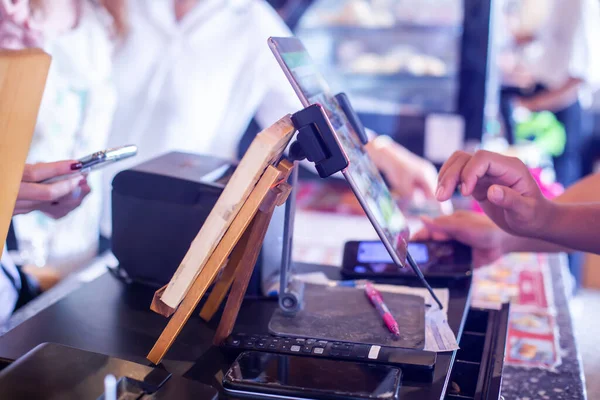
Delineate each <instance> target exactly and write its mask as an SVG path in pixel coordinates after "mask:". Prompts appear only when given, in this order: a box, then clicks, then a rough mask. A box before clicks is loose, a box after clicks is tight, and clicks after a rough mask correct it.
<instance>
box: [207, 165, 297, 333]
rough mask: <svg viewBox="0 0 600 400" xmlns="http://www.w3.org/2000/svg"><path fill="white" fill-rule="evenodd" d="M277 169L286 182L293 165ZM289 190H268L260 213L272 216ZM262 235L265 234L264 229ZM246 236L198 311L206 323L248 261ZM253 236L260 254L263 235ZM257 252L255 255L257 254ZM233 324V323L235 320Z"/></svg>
mask: <svg viewBox="0 0 600 400" xmlns="http://www.w3.org/2000/svg"><path fill="white" fill-rule="evenodd" d="M277 168H278V169H279V170H280V171H282V172H283V177H282V180H283V181H287V180H288V178H289V175H290V173H291V171H292V168H293V165H292V164H291V163H290V162H289V161H287V160H282V161H281V162H280V163H279V165H278V166H277ZM291 190H292V188H291V186H290V185H289V184H287V183H281V184H279V185H278V186H277V187H276V188H274V189H273V190H270V191H269V193H268V194H267V195H266V196H265V199H264V200H263V202H262V204H261V206H260V213H265V212H271V214H272V209H274V208H275V206H280V205H283V203H285V201H286V200H287V198H288V196H289V194H290V192H291ZM270 210H271V211H270ZM260 213H258V214H257V215H256V216H255V217H254V218H255V219H256V218H259V216H260ZM270 219H271V216H269V221H270ZM254 225H255V224H254ZM254 225H253V226H254ZM267 227H268V222H267ZM248 230H250V228H248ZM264 233H266V229H265V232H264ZM246 236H247V232H246V233H245V234H244V236H242V238H241V239H240V241H239V242H238V244H237V245H236V247H235V249H234V250H233V253H232V254H231V258H230V260H229V262H228V263H227V265H226V266H225V267H224V269H223V273H222V274H221V277H220V278H219V280H218V281H217V283H216V284H215V286H214V288H213V290H212V292H211V293H210V296H208V299H207V300H206V303H204V306H203V307H202V311H200V318H202V319H203V320H205V321H207V322H208V321H210V320H211V319H212V317H213V316H214V315H215V313H216V312H217V311H218V309H219V307H220V306H221V303H222V302H223V299H225V296H226V295H227V292H228V291H229V288H230V287H231V284H232V283H233V281H234V279H236V276H237V275H238V274H239V268H240V265H241V264H242V262H243V261H246V260H247V259H248V258H247V255H246V253H252V252H253V250H250V249H248V248H247V246H248V244H247V243H246V241H247V240H248V239H245V237H246ZM254 236H256V237H255V238H254V239H255V240H254V241H253V242H252V245H254V246H256V247H257V248H258V252H260V249H261V248H262V242H263V240H264V234H262V236H260V240H258V239H259V237H258V234H254ZM251 237H252V236H251ZM258 252H257V253H256V254H258ZM255 264H256V259H254V261H252V267H251V270H250V273H252V271H253V270H254V265H255ZM245 292H246V288H244V293H243V294H245ZM243 294H242V295H243ZM236 317H237V314H236ZM233 322H235V318H234V321H233Z"/></svg>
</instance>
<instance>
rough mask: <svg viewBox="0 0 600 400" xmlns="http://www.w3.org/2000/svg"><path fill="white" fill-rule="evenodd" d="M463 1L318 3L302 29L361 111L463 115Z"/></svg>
mask: <svg viewBox="0 0 600 400" xmlns="http://www.w3.org/2000/svg"><path fill="white" fill-rule="evenodd" d="M463 19H464V5H463V0H370V1H369V0H318V1H315V2H314V3H313V5H312V6H311V7H310V8H309V9H308V10H307V11H306V13H305V14H304V16H303V17H302V18H301V20H300V21H299V24H298V26H297V28H296V35H297V36H298V37H300V38H301V39H302V41H303V42H304V44H305V45H306V47H307V49H308V51H309V52H310V53H311V55H312V56H313V58H314V59H315V61H316V62H317V63H318V64H319V65H320V66H321V68H322V69H323V71H324V73H325V74H326V75H327V78H328V80H329V81H330V83H331V84H332V86H333V87H334V89H336V90H337V89H342V88H343V90H344V91H346V92H348V94H349V96H350V98H351V100H352V102H353V105H354V107H355V108H356V109H357V110H358V111H359V112H367V113H368V112H378V113H387V114H398V113H402V114H425V113H431V112H446V113H452V112H456V110H457V108H458V107H457V101H458V95H459V74H460V60H461V43H462V32H463Z"/></svg>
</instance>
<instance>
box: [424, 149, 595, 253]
mask: <svg viewBox="0 0 600 400" xmlns="http://www.w3.org/2000/svg"><path fill="white" fill-rule="evenodd" d="M599 180H600V177H599V176H598V175H592V176H590V177H588V178H586V179H585V180H584V181H582V182H580V183H578V184H576V185H574V186H573V187H572V188H569V190H567V192H565V194H563V195H562V196H561V197H560V198H558V199H557V200H555V201H550V200H548V199H546V198H545V197H544V196H543V195H542V194H541V191H540V190H539V187H538V186H537V183H536V182H535V180H533V178H532V177H531V175H530V174H529V171H528V170H527V168H526V167H525V165H524V164H523V163H522V162H521V161H519V160H517V159H514V158H509V157H504V156H501V155H499V154H495V153H490V152H485V151H481V152H478V153H476V154H475V155H469V154H467V153H464V152H457V153H455V154H454V155H453V156H452V157H451V158H450V159H449V160H448V161H447V162H446V164H445V165H444V167H442V170H441V171H440V180H439V189H438V200H446V198H448V197H449V196H451V193H452V192H453V191H454V188H455V187H456V186H457V185H460V186H461V192H462V193H463V195H465V196H469V195H473V197H475V199H476V200H477V201H478V202H479V203H480V204H481V206H482V208H483V209H484V211H485V212H486V214H487V215H488V216H489V218H486V217H484V216H481V215H477V214H475V213H462V214H458V213H457V214H455V215H454V216H450V217H447V218H446V219H438V220H435V221H429V222H428V221H424V222H425V226H426V229H425V230H424V233H420V236H421V237H422V238H433V239H446V238H454V239H457V240H460V241H462V242H464V243H466V244H469V245H471V246H472V247H473V248H474V251H475V252H480V253H481V252H483V254H485V255H487V256H488V258H489V259H494V258H497V257H499V256H500V255H502V254H504V253H508V252H514V251H537V252H555V251H565V250H567V249H577V250H583V251H591V252H595V253H600V241H598V240H597V236H598V235H597V232H598V231H599V230H600V228H598V227H599V226H600V225H599V224H598V222H600V201H599V199H598V198H599V197H600V196H597V195H595V193H594V191H593V190H591V189H593V187H594V186H595V184H596V183H598V182H599ZM492 221H493V222H492ZM500 228H502V230H503V231H504V232H503V231H502V230H501V229H500ZM417 236H419V234H418V235H417ZM436 236H437V237H436ZM488 261H489V260H488Z"/></svg>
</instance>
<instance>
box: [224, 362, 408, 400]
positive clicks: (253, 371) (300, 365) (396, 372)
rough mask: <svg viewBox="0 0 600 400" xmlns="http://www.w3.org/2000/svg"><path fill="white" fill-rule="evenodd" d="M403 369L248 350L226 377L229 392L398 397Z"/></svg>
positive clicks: (293, 396)
mask: <svg viewBox="0 0 600 400" xmlns="http://www.w3.org/2000/svg"><path fill="white" fill-rule="evenodd" d="M401 383H402V371H401V370H400V369H399V368H396V367H391V366H387V365H373V364H366V363H354V362H348V361H335V360H330V359H326V358H319V357H302V356H291V355H281V354H272V353H263V352H254V351H249V352H244V353H242V354H240V356H239V357H238V358H237V359H236V360H235V362H234V363H233V365H232V366H231V368H230V369H229V371H228V372H227V374H225V377H224V378H223V388H224V389H225V391H226V392H228V393H230V394H234V395H238V396H244V397H263V398H287V399H331V400H336V399H384V398H385V399H390V400H394V399H398V392H399V390H400V386H401Z"/></svg>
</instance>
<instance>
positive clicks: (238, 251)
mask: <svg viewBox="0 0 600 400" xmlns="http://www.w3.org/2000/svg"><path fill="white" fill-rule="evenodd" d="M336 99H337V101H338V103H339V105H340V107H341V108H342V110H343V111H344V112H345V113H346V114H347V116H348V120H349V121H350V123H351V124H352V126H353V128H354V129H355V131H356V132H357V133H358V135H359V137H360V139H361V141H362V142H363V144H366V143H367V142H368V139H367V136H366V134H365V132H364V128H363V127H362V125H361V124H360V121H359V119H358V117H357V116H356V114H355V113H354V111H353V110H352V107H351V105H350V102H349V101H348V99H347V97H346V96H345V95H344V94H339V95H337V96H336ZM288 121H289V119H286V118H285V117H284V118H283V119H282V120H280V121H279V122H278V123H282V124H284V125H285V124H290V123H291V124H292V125H293V126H291V127H290V126H289V125H286V126H287V127H289V129H295V130H297V132H298V133H297V136H296V140H295V141H294V142H293V143H292V144H291V146H290V152H289V153H290V158H291V159H292V160H294V162H296V161H300V160H303V159H307V160H308V161H310V162H312V163H314V164H315V168H316V170H317V172H318V173H319V176H320V177H322V178H326V177H329V176H331V175H333V174H335V173H338V172H340V171H342V170H344V169H345V168H346V167H347V166H348V164H349V163H348V159H347V158H346V155H345V154H344V152H343V150H342V148H341V147H340V145H339V144H338V142H337V138H336V136H335V134H334V132H333V131H332V129H331V128H330V124H329V121H328V119H327V115H326V113H325V110H324V109H323V107H321V106H320V105H318V104H315V105H311V106H309V107H306V108H305V109H303V110H301V111H299V112H297V113H295V114H294V115H292V117H291V121H290V122H288ZM294 169H297V168H294V165H293V164H292V163H291V162H290V161H288V160H286V159H282V160H280V161H279V162H278V163H276V165H269V166H267V168H266V170H265V171H264V173H263V174H262V176H261V177H260V179H259V180H258V182H257V183H256V185H255V187H254V188H253V190H252V191H251V193H250V195H249V197H248V198H247V199H246V200H245V202H244V203H243V205H242V206H241V209H240V211H239V213H238V214H237V215H236V216H235V218H234V219H233V220H232V222H231V223H230V225H229V227H228V229H227V231H226V232H225V234H224V236H223V237H222V238H221V239H220V240H219V242H218V244H217V245H216V247H215V248H214V250H213V251H212V252H211V253H210V256H209V258H208V261H207V262H206V264H205V265H204V266H203V268H202V269H201V270H200V272H199V273H198V275H197V276H196V277H195V278H194V280H193V283H192V284H191V287H190V288H189V290H188V291H187V292H186V293H185V295H184V297H183V300H182V301H181V303H180V304H179V306H178V307H177V308H176V309H175V310H174V309H172V308H170V307H168V306H166V305H165V304H164V303H163V302H161V301H160V298H161V294H162V292H163V291H164V290H165V288H162V289H160V290H159V291H157V292H156V293H155V296H154V299H153V301H152V305H151V309H152V310H153V311H155V312H157V313H159V314H161V315H165V316H168V315H171V314H172V317H171V319H170V320H169V322H168V324H167V326H166V328H165V329H164V330H163V332H162V334H161V335H160V337H159V338H158V340H157V341H156V343H155V344H154V347H153V348H152V350H151V351H150V353H149V354H148V356H147V358H148V360H150V361H151V362H153V363H154V364H159V363H160V362H161V361H162V359H163V357H164V356H165V354H166V353H167V351H168V350H169V348H170V347H171V346H172V344H173V342H174V341H175V339H176V338H177V336H178V335H179V333H180V332H181V330H182V329H183V326H184V325H185V324H186V322H187V321H188V319H189V318H190V316H191V315H192V313H193V312H194V309H195V308H196V307H197V306H198V304H199V303H200V300H201V299H202V297H203V296H204V295H205V294H206V291H207V290H208V288H209V286H210V285H211V284H212V283H214V282H215V281H216V283H215V285H214V288H213V290H212V292H211V294H210V295H209V296H208V298H207V300H206V303H205V304H204V306H203V308H202V310H201V312H200V316H201V317H202V318H203V319H204V320H206V321H208V320H210V319H211V318H212V317H213V316H214V315H215V313H216V312H217V310H218V309H219V307H220V305H221V303H222V302H223V300H224V299H225V297H226V295H227V292H228V291H229V289H230V288H231V291H230V293H229V296H228V299H227V302H226V304H225V308H224V311H223V314H222V317H221V320H220V323H219V326H218V328H217V332H216V334H215V337H214V339H213V343H214V344H216V345H219V344H221V343H222V342H223V341H224V340H225V339H226V338H227V337H228V336H229V335H230V334H231V332H232V330H233V327H234V325H235V321H236V319H237V316H238V313H239V310H240V307H241V304H242V301H243V298H244V294H245V292H246V289H247V287H248V283H249V281H250V277H251V275H252V271H253V269H254V265H255V264H256V260H257V258H258V254H259V252H260V249H261V247H262V242H263V240H264V237H265V234H266V231H267V229H268V226H269V222H270V220H271V216H272V214H273V211H274V209H275V207H276V206H281V205H283V204H284V203H286V201H287V204H286V221H285V227H284V246H283V262H282V265H281V275H280V296H279V307H280V309H281V310H282V312H284V313H285V314H286V315H293V314H295V313H296V312H298V311H299V310H301V308H302V305H303V302H304V299H303V285H302V284H301V283H299V282H296V281H292V282H290V280H289V271H290V266H291V264H292V263H291V249H292V232H293V219H294V211H295V210H294V208H295V199H294V197H295V196H294V195H292V196H291V197H290V196H289V195H290V192H292V188H293V187H295V186H296V181H297V171H294V172H293V174H292V171H293V170H294ZM290 175H291V184H290V183H288V180H289V179H290ZM294 194H295V193H294ZM193 245H194V244H192V246H193ZM228 258H229V261H227V260H228ZM411 267H413V269H416V271H415V273H417V275H418V276H419V277H420V278H421V280H422V282H423V283H424V285H425V286H426V287H427V289H428V290H429V292H430V293H431V295H432V296H433V298H434V299H435V300H436V301H437V302H438V304H440V305H441V303H440V302H439V300H438V299H437V297H436V295H435V293H434V292H433V290H432V289H431V287H430V286H429V285H428V284H427V282H426V281H425V279H424V278H423V275H422V274H421V275H419V273H420V271H418V268H416V265H414V264H413V263H411ZM219 272H221V276H220V278H219V279H218V281H217V276H218V274H219Z"/></svg>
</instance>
